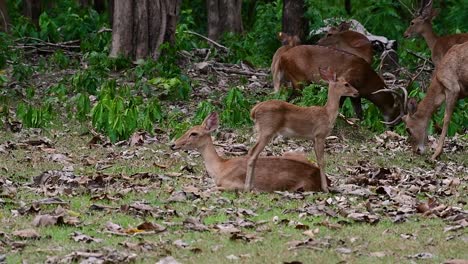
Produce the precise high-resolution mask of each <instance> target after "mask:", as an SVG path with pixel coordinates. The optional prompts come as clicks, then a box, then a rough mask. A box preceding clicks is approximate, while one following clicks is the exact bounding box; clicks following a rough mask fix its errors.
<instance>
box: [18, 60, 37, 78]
mask: <svg viewBox="0 0 468 264" xmlns="http://www.w3.org/2000/svg"><path fill="white" fill-rule="evenodd" d="M33 73H34V69H33V67H32V66H31V65H27V64H24V63H21V62H19V63H15V64H13V78H15V79H16V80H17V81H18V82H24V81H27V80H29V79H30V78H31V76H32V75H33Z"/></svg>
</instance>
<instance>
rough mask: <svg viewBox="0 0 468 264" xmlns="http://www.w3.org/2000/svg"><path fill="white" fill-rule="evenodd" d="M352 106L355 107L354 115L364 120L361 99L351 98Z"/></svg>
mask: <svg viewBox="0 0 468 264" xmlns="http://www.w3.org/2000/svg"><path fill="white" fill-rule="evenodd" d="M350 99H351V104H352V105H353V109H354V113H355V114H356V116H357V118H359V120H362V118H363V114H362V105H361V97H350Z"/></svg>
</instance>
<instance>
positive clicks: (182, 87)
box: [148, 76, 192, 100]
mask: <svg viewBox="0 0 468 264" xmlns="http://www.w3.org/2000/svg"><path fill="white" fill-rule="evenodd" d="M182 77H183V78H182ZM148 83H149V84H151V85H154V86H156V88H158V89H161V90H162V91H161V95H163V96H165V97H169V98H170V99H173V100H175V99H180V100H187V99H188V98H189V95H190V92H191V91H192V88H191V86H190V83H189V80H188V78H187V77H184V76H180V77H179V78H177V77H174V78H163V77H157V78H153V79H151V80H148Z"/></svg>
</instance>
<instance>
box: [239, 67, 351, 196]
mask: <svg viewBox="0 0 468 264" xmlns="http://www.w3.org/2000/svg"><path fill="white" fill-rule="evenodd" d="M320 74H321V76H322V78H323V79H324V80H325V81H327V82H328V83H329V88H328V100H327V103H326V105H325V106H324V107H320V106H311V107H299V106H295V105H293V104H290V103H287V102H284V101H279V100H270V101H265V102H262V103H259V104H257V105H256V106H255V107H254V108H252V111H251V112H250V116H251V118H252V119H253V120H254V122H255V129H256V131H257V142H256V143H255V145H254V146H253V148H252V149H250V151H249V155H250V158H249V162H248V165H247V179H246V181H245V190H250V189H251V188H252V183H253V182H255V181H256V175H257V173H256V172H255V171H256V169H257V167H258V165H257V159H258V157H259V155H260V153H261V152H262V150H263V149H264V148H265V146H266V145H267V144H268V142H270V140H272V139H273V138H274V137H275V136H277V135H284V136H293V137H302V138H308V139H312V141H313V142H314V149H315V155H316V157H317V161H318V164H319V167H320V177H321V183H322V185H321V187H322V191H324V192H328V186H327V181H326V176H325V161H324V159H323V155H324V148H325V138H326V137H327V136H328V134H329V133H330V131H331V130H332V128H333V126H334V124H335V120H336V117H337V115H338V110H339V101H340V97H341V96H358V91H357V90H356V89H355V88H354V87H352V86H351V84H349V83H348V82H347V81H346V80H345V79H343V78H341V77H340V78H338V79H337V78H336V73H335V72H334V71H333V70H330V69H328V70H323V69H320Z"/></svg>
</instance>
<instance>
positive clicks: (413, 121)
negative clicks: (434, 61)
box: [402, 42, 468, 160]
mask: <svg viewBox="0 0 468 264" xmlns="http://www.w3.org/2000/svg"><path fill="white" fill-rule="evenodd" d="M467 65H468V42H465V43H463V44H459V45H454V46H453V47H452V48H451V49H450V50H449V51H448V52H447V53H446V55H445V56H444V57H443V58H442V60H441V61H440V63H439V65H438V66H437V67H436V70H435V72H434V74H433V76H432V80H431V85H430V86H429V89H428V91H427V95H426V97H424V99H423V100H422V101H421V102H420V103H419V104H418V105H416V100H415V99H414V98H411V99H410V100H409V101H408V103H407V109H408V114H407V115H405V116H403V118H402V120H403V122H404V123H405V124H406V128H407V131H408V133H409V135H410V142H411V145H412V147H413V151H414V152H416V153H421V154H422V153H423V152H424V150H425V144H426V141H427V127H428V125H429V121H430V119H431V116H432V114H433V113H434V112H435V111H436V110H437V108H439V106H440V105H441V104H442V103H443V101H444V99H445V102H446V106H445V115H444V125H443V128H442V133H441V134H440V137H439V142H438V143H437V148H436V150H435V152H434V154H433V155H432V157H431V159H432V160H435V159H437V157H438V156H439V155H440V154H441V153H442V148H443V145H444V139H445V136H446V135H447V130H448V126H449V123H450V119H451V117H452V113H453V111H454V108H455V104H456V103H457V100H459V99H463V98H465V97H467V96H468V67H467ZM405 104H406V100H405Z"/></svg>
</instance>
